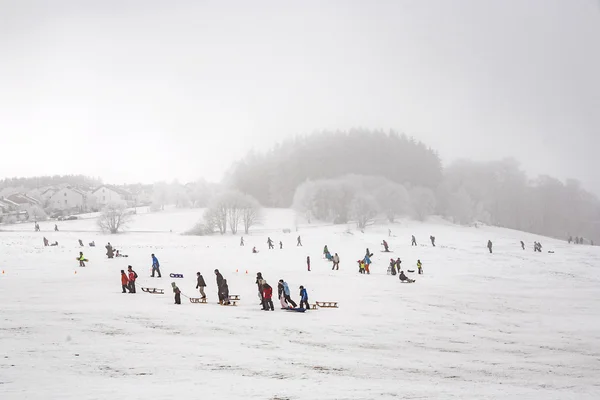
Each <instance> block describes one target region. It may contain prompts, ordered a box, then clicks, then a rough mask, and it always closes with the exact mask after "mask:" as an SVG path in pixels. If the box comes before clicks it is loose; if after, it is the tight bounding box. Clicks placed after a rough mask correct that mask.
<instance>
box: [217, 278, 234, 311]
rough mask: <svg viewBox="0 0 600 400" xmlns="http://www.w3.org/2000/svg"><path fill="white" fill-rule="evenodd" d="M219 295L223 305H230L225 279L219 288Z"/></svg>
mask: <svg viewBox="0 0 600 400" xmlns="http://www.w3.org/2000/svg"><path fill="white" fill-rule="evenodd" d="M219 293H220V295H221V297H222V298H223V305H226V306H228V305H230V304H231V303H230V302H229V285H228V284H227V279H223V283H221V287H220V288H219Z"/></svg>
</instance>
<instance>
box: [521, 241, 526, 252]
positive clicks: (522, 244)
mask: <svg viewBox="0 0 600 400" xmlns="http://www.w3.org/2000/svg"><path fill="white" fill-rule="evenodd" d="M521 248H522V249H523V250H525V242H523V241H522V240H521Z"/></svg>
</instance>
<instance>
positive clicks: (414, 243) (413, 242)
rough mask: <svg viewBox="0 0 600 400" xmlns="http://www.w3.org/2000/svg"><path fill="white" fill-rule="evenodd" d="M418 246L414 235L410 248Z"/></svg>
mask: <svg viewBox="0 0 600 400" xmlns="http://www.w3.org/2000/svg"><path fill="white" fill-rule="evenodd" d="M416 245H417V239H416V238H415V235H412V241H411V243H410V246H411V247H412V246H416Z"/></svg>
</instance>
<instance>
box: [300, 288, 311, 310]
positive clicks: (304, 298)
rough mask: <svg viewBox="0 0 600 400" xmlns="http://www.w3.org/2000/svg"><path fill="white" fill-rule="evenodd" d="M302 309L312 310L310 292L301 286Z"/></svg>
mask: <svg viewBox="0 0 600 400" xmlns="http://www.w3.org/2000/svg"><path fill="white" fill-rule="evenodd" d="M300 308H304V309H305V310H310V304H308V292H307V291H306V289H305V288H304V286H300Z"/></svg>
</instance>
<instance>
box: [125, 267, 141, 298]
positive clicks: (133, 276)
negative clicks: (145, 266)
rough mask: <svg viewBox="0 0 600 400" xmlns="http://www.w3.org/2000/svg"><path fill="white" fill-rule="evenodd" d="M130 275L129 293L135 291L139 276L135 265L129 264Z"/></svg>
mask: <svg viewBox="0 0 600 400" xmlns="http://www.w3.org/2000/svg"><path fill="white" fill-rule="evenodd" d="M127 272H128V275H129V276H128V277H129V293H135V280H136V279H137V277H138V274H137V273H136V272H135V271H134V270H133V267H132V266H131V265H129V266H128V267H127Z"/></svg>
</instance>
